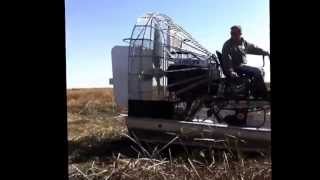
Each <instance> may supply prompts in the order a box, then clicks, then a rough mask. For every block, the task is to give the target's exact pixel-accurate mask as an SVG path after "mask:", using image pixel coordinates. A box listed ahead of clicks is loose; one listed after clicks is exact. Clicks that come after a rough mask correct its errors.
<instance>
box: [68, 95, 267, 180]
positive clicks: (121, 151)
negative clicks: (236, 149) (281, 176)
mask: <svg viewBox="0 0 320 180" xmlns="http://www.w3.org/2000/svg"><path fill="white" fill-rule="evenodd" d="M112 96H113V95H112V89H80V90H68V98H67V99H68V140H69V179H70V180H74V179H86V180H88V179H90V180H96V179H226V180H227V179H241V180H242V179H271V160H270V158H269V157H260V156H259V157H255V158H249V157H245V156H239V155H235V154H233V153H232V152H228V151H226V152H224V151H220V152H217V151H211V150H210V151H209V150H207V151H202V150H200V149H192V153H185V152H184V151H181V152H180V150H178V149H177V148H173V147H170V146H169V148H166V149H164V150H163V153H164V154H159V156H155V157H157V158H156V159H155V157H151V156H148V155H146V153H145V152H143V151H141V148H140V149H139V147H137V146H134V145H135V144H134V143H133V141H131V140H129V139H128V138H125V137H124V136H123V135H122V134H126V133H127V129H126V126H125V122H124V120H123V119H122V118H119V117H117V110H116V108H115V106H114V104H113V101H112V99H113V98H112ZM158 148H159V147H158ZM170 148H171V149H170ZM144 149H147V151H149V153H147V154H154V152H156V151H155V149H153V150H152V149H150V148H147V147H145V148H144ZM235 157H237V158H235Z"/></svg>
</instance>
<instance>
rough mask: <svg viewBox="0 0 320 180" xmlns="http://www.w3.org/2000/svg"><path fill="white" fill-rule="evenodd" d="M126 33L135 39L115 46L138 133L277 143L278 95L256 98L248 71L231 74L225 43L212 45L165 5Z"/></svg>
mask: <svg viewBox="0 0 320 180" xmlns="http://www.w3.org/2000/svg"><path fill="white" fill-rule="evenodd" d="M123 41H125V42H127V43H128V44H129V45H128V46H122V47H121V46H116V47H114V48H113V49H112V65H113V85H114V90H115V96H116V100H117V102H119V103H118V104H121V103H122V105H123V106H125V107H126V108H127V116H126V122H127V127H128V130H129V133H130V134H131V135H132V136H134V137H136V138H138V139H139V140H140V141H144V142H152V143H168V142H170V143H174V144H175V143H179V144H181V143H182V144H185V145H196V146H212V147H217V148H226V147H228V148H230V147H231V148H241V149H243V150H250V151H251V150H254V151H256V150H258V151H260V150H266V149H269V148H270V146H271V126H270V125H271V118H270V115H271V114H270V113H271V110H270V100H263V99H256V98H253V97H252V96H251V88H250V82H251V81H250V78H248V77H245V75H243V76H239V77H237V79H236V80H232V81H230V80H229V79H228V78H227V77H226V76H225V74H224V70H223V67H222V65H221V64H222V62H221V53H220V52H219V51H216V52H215V53H212V52H210V51H209V50H207V49H206V48H205V47H203V46H202V45H201V44H200V43H199V42H197V41H196V40H195V39H194V38H193V37H192V36H191V34H189V33H188V32H187V31H185V30H184V29H183V28H182V27H181V26H179V25H177V24H176V23H175V22H174V21H173V20H172V19H171V18H170V17H168V16H167V15H164V14H160V13H146V14H145V15H144V16H142V17H140V18H138V19H137V22H136V24H135V25H134V27H133V30H132V33H131V36H130V38H125V39H123ZM262 60H263V65H262V67H261V68H262V69H263V68H264V64H265V62H264V57H263V58H262ZM120 101H121V102H120Z"/></svg>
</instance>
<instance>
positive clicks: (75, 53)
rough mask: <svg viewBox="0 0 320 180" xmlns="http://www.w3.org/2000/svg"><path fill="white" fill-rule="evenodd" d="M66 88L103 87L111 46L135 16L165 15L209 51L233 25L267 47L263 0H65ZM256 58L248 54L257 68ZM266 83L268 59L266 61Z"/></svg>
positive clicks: (129, 27)
mask: <svg viewBox="0 0 320 180" xmlns="http://www.w3.org/2000/svg"><path fill="white" fill-rule="evenodd" d="M65 4H66V58H67V88H82V87H106V86H109V84H108V80H109V78H111V77H112V65H111V49H112V47H113V46H115V45H126V43H124V42H122V39H123V38H127V37H129V36H130V33H131V30H132V28H133V25H134V23H135V22H136V19H137V18H138V17H140V16H142V15H144V14H145V13H146V12H159V13H163V14H166V15H168V16H170V17H171V18H172V19H173V20H174V21H175V22H176V23H177V24H179V25H180V26H182V27H184V29H185V30H186V31H187V32H189V33H190V34H191V35H192V36H193V37H194V38H195V39H196V40H197V41H198V42H200V44H202V45H203V46H204V47H206V48H207V49H208V50H209V51H211V52H215V50H220V51H221V48H222V45H223V43H224V42H225V41H226V40H227V39H228V38H229V37H230V34H229V31H230V27H231V26H232V25H235V24H238V25H241V26H242V29H243V37H244V38H245V39H246V40H247V41H249V42H251V43H254V44H256V45H257V46H259V47H261V48H264V49H265V50H268V51H269V49H270V48H269V42H270V41H269V39H270V38H269V31H270V30H269V29H270V28H269V1H268V0H250V1H249V0H243V1H239V0H161V1H160V0H66V1H65ZM261 59H262V58H261V57H259V56H248V60H249V65H252V66H257V67H258V66H260V65H261V64H262V61H261ZM265 70H266V72H267V74H266V78H265V79H266V81H269V76H270V74H269V71H270V70H269V61H268V60H267V61H266V67H265Z"/></svg>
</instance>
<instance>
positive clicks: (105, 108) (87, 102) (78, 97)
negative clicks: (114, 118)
mask: <svg viewBox="0 0 320 180" xmlns="http://www.w3.org/2000/svg"><path fill="white" fill-rule="evenodd" d="M67 107H68V112H69V113H79V114H95V113H115V112H116V106H115V103H114V97H113V90H112V88H96V89H94V88H92V89H74V90H72V89H71V90H68V91H67Z"/></svg>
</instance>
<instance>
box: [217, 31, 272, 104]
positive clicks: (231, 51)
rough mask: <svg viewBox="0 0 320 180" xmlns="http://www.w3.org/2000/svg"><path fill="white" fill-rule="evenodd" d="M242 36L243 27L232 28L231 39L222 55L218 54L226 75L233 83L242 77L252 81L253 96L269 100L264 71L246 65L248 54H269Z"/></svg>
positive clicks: (225, 44)
mask: <svg viewBox="0 0 320 180" xmlns="http://www.w3.org/2000/svg"><path fill="white" fill-rule="evenodd" d="M241 35H242V32H241V27H240V26H232V27H231V38H230V39H229V40H227V41H226V42H225V43H224V45H223V49H222V55H221V54H220V53H219V52H217V54H218V56H220V58H221V64H222V68H223V71H224V74H225V75H226V76H227V78H228V79H229V80H231V81H232V80H234V79H236V78H238V77H240V76H243V77H246V78H249V79H250V80H251V87H250V89H251V91H252V94H251V95H252V96H254V97H256V98H262V99H268V98H269V96H268V92H267V88H266V85H265V83H264V79H263V76H264V72H263V69H259V68H256V67H251V66H248V65H246V63H247V59H246V54H254V55H262V56H269V53H268V52H267V51H265V50H263V49H261V48H259V47H257V46H255V45H253V44H251V43H248V42H247V41H246V40H244V39H243V38H242V37H241Z"/></svg>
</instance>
